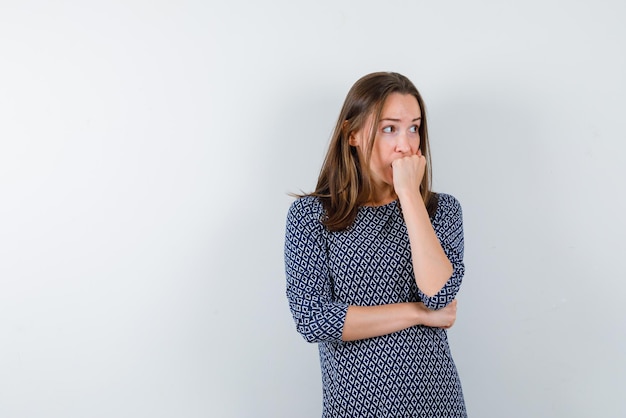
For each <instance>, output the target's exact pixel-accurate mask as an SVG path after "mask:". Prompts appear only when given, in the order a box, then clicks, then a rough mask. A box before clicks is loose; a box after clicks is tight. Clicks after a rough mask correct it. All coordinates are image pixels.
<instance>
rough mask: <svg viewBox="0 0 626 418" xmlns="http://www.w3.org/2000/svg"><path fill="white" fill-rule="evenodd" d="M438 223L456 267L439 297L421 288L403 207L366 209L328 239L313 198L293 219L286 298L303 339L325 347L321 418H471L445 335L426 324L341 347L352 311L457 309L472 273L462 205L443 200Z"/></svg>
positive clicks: (300, 203) (294, 210)
mask: <svg viewBox="0 0 626 418" xmlns="http://www.w3.org/2000/svg"><path fill="white" fill-rule="evenodd" d="M438 197H439V202H438V207H437V211H436V213H435V215H434V216H433V218H432V219H431V223H432V225H433V228H434V230H435V233H436V234H437V237H438V238H439V241H440V242H441V245H442V247H443V250H444V251H445V253H446V255H447V256H448V258H449V260H450V262H451V263H452V266H453V269H454V271H453V274H452V277H450V279H449V280H448V282H447V283H446V284H445V285H444V287H443V288H442V289H441V290H440V291H439V292H438V293H437V294H436V295H434V296H432V297H428V296H427V295H425V294H423V293H422V292H421V291H420V290H419V289H418V287H417V285H416V283H415V279H414V274H413V265H412V262H411V251H410V247H409V237H408V233H407V229H406V224H405V223H404V218H403V217H402V212H401V208H400V205H399V203H398V201H394V202H391V203H389V204H387V205H384V206H363V207H361V208H359V211H358V214H357V216H356V219H355V221H354V223H353V224H352V225H351V226H350V227H349V228H348V229H346V230H343V231H338V232H331V231H328V230H327V229H326V228H325V227H324V225H323V224H322V223H321V220H322V219H323V217H324V209H323V207H322V204H321V202H320V201H319V200H318V199H317V198H316V197H312V196H305V197H301V198H299V199H297V200H296V201H294V202H293V204H292V205H291V207H290V208H289V211H288V214H287V226H286V236H285V271H286V277H287V299H288V301H289V307H290V309H291V313H292V315H293V318H294V321H295V323H296V328H297V330H298V332H299V333H300V334H301V335H302V336H303V337H304V338H305V340H307V341H309V342H315V343H318V346H319V354H320V364H321V369H322V386H323V387H322V392H323V415H322V416H323V417H328V418H330V417H333V418H335V417H355V418H368V417H371V418H380V417H390V418H399V417H466V416H467V413H466V410H465V403H464V400H463V392H462V389H461V383H460V380H459V377H458V374H457V370H456V366H455V365H454V361H453V360H452V356H451V354H450V348H449V346H448V338H447V334H446V330H445V329H442V328H431V327H426V326H423V325H418V326H414V327H410V328H407V329H404V330H402V331H398V332H394V333H392V334H388V335H384V336H380V337H374V338H368V339H363V340H358V341H349V342H344V341H342V340H341V335H342V331H343V323H344V321H345V317H346V312H347V309H348V305H360V306H372V305H382V304H389V303H396V302H419V301H421V302H423V303H424V304H425V305H426V306H427V307H428V308H430V309H440V308H443V307H444V306H446V305H447V304H448V303H450V302H451V301H452V300H453V299H454V298H455V297H456V294H457V292H458V291H459V287H460V285H461V280H462V278H463V274H464V270H465V268H464V265H463V218H462V212H461V206H460V204H459V202H458V201H457V200H456V199H455V198H454V197H453V196H451V195H447V194H439V195H438Z"/></svg>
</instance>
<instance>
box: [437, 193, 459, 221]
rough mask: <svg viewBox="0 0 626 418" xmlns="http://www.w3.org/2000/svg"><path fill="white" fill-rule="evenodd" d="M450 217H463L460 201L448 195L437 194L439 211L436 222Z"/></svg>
mask: <svg viewBox="0 0 626 418" xmlns="http://www.w3.org/2000/svg"><path fill="white" fill-rule="evenodd" d="M450 216H459V217H460V216H462V208H461V203H460V202H459V200H458V199H457V198H456V197H454V196H453V195H451V194H448V193H437V211H436V212H435V220H437V219H441V218H447V217H450Z"/></svg>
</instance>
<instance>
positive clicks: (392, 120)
mask: <svg viewBox="0 0 626 418" xmlns="http://www.w3.org/2000/svg"><path fill="white" fill-rule="evenodd" d="M421 119H422V117H421V116H420V117H417V118H415V119H413V120H412V121H411V122H417V121H418V120H421ZM384 120H388V121H390V122H401V120H400V119H395V118H382V119H381V120H380V121H381V122H382V121H384Z"/></svg>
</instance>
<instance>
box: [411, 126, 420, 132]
mask: <svg viewBox="0 0 626 418" xmlns="http://www.w3.org/2000/svg"><path fill="white" fill-rule="evenodd" d="M419 129H420V127H419V126H417V125H413V126H411V127H410V128H409V131H410V132H411V133H416V132H418V131H419Z"/></svg>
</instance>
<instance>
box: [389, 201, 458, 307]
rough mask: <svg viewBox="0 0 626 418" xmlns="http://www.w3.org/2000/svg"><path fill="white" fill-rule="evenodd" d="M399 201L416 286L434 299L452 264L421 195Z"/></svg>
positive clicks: (443, 283) (445, 280)
mask: <svg viewBox="0 0 626 418" xmlns="http://www.w3.org/2000/svg"><path fill="white" fill-rule="evenodd" d="M399 199H400V204H401V206H402V215H403V216H404V221H405V223H406V227H407V231H408V234H409V242H410V245H411V257H412V259H413V271H414V272H415V282H416V283H417V287H418V288H419V289H420V290H421V291H422V292H424V294H426V295H427V296H433V295H435V294H437V292H439V290H441V288H442V287H443V286H444V285H445V284H446V282H447V281H448V279H449V278H450V277H451V276H452V272H453V267H452V263H450V260H448V257H447V256H446V253H445V252H444V251H443V248H441V244H440V243H439V239H438V238H437V234H435V231H434V230H433V227H432V225H431V223H430V218H429V216H428V211H427V210H426V206H425V205H424V201H423V200H422V197H421V195H420V194H418V193H413V194H411V195H408V196H406V197H402V196H399Z"/></svg>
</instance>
